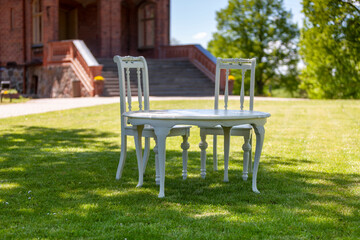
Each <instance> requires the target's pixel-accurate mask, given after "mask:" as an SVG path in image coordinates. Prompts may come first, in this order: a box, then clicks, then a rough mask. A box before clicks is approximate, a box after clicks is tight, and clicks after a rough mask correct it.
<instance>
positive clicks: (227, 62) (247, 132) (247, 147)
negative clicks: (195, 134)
mask: <svg viewBox="0 0 360 240" xmlns="http://www.w3.org/2000/svg"><path fill="white" fill-rule="evenodd" d="M255 65H256V59H255V58H252V59H243V58H233V59H221V58H218V59H217V62H216V76H215V109H219V90H220V89H219V88H220V73H221V70H222V69H224V70H225V72H226V77H225V79H226V83H225V92H224V103H225V104H224V109H228V95H229V90H228V77H229V71H230V69H238V70H241V73H242V74H241V77H242V78H241V90H240V109H241V110H244V95H245V88H244V82H245V73H246V71H247V70H250V89H249V92H250V94H249V95H250V106H249V110H250V111H252V110H253V107H254V86H255ZM227 134H228V133H227ZM206 135H213V139H214V140H213V165H214V170H215V171H216V170H217V165H218V161H217V135H224V130H223V128H222V127H221V126H216V127H202V128H200V137H201V142H200V144H199V147H200V149H201V176H202V177H203V178H205V175H206V148H207V146H208V144H207V143H206ZM230 135H231V136H243V137H244V141H245V143H244V144H243V146H242V149H243V151H244V155H243V159H244V162H243V175H242V178H243V180H244V181H246V180H247V178H248V169H250V171H251V149H252V148H251V141H252V126H251V125H249V124H246V125H239V126H235V127H233V128H231V131H230ZM226 139H230V138H227V137H224V141H225V142H224V144H230V143H229V142H227V140H226ZM228 164H229V163H228V162H224V169H225V171H224V181H228V176H227V169H228Z"/></svg>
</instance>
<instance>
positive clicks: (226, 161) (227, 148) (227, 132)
mask: <svg viewBox="0 0 360 240" xmlns="http://www.w3.org/2000/svg"><path fill="white" fill-rule="evenodd" d="M222 128H223V130H224V182H228V181H229V176H228V170H229V153H230V130H231V127H223V126H222Z"/></svg>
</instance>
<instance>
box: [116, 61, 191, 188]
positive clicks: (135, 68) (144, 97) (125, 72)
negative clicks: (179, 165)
mask: <svg viewBox="0 0 360 240" xmlns="http://www.w3.org/2000/svg"><path fill="white" fill-rule="evenodd" d="M114 62H115V63H116V64H117V67H118V74H119V90H120V112H121V116H120V119H121V153H120V161H119V165H118V168H117V172H116V179H120V178H121V175H122V171H123V168H124V164H125V159H126V148H127V136H134V140H135V147H136V157H137V162H138V165H139V166H140V164H143V168H142V169H143V170H144V172H145V168H146V165H147V162H148V159H149V153H150V138H154V139H155V142H156V135H155V133H154V129H153V128H152V127H151V126H145V127H144V129H143V130H142V136H143V137H145V146H144V156H143V157H142V144H141V138H139V137H138V136H139V133H138V131H137V128H136V127H135V126H131V125H128V124H127V119H126V118H125V117H124V116H123V113H124V112H126V111H132V102H131V88H130V80H131V79H133V78H137V84H138V106H139V110H149V109H150V102H149V77H148V68H147V63H146V60H145V58H144V57H131V56H127V57H120V56H115V57H114ZM141 79H142V81H141ZM141 86H142V87H141ZM125 89H126V90H125ZM126 96H127V101H126ZM126 103H127V106H128V108H126ZM190 128H191V126H175V127H173V128H172V129H171V131H170V133H169V135H168V136H170V137H171V136H182V138H183V142H182V144H181V148H182V149H183V153H182V158H183V171H182V176H183V179H186V177H187V160H188V152H187V150H188V149H189V147H190V145H189V143H188V137H189V136H190ZM153 150H154V152H155V166H156V177H155V181H156V183H157V184H159V183H160V174H159V162H158V157H157V147H156V146H155V147H154V149H153ZM139 171H140V170H139ZM142 176H143V174H139V184H138V187H140V186H141V185H142V182H143V181H142V179H140V178H142Z"/></svg>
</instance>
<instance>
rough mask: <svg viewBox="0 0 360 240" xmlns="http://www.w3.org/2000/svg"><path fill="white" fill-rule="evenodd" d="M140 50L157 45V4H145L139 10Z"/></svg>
mask: <svg viewBox="0 0 360 240" xmlns="http://www.w3.org/2000/svg"><path fill="white" fill-rule="evenodd" d="M138 31H139V48H151V47H154V45H155V4H153V3H145V4H143V5H141V6H140V8H139V10H138Z"/></svg>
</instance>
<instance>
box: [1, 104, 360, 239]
mask: <svg viewBox="0 0 360 240" xmlns="http://www.w3.org/2000/svg"><path fill="white" fill-rule="evenodd" d="M221 104H222V103H221ZM212 107H213V102H212V101H205V100H198V101H194V100H191V101H186V100H185V101H154V102H152V103H151V108H152V109H171V108H172V109H179V108H193V109H196V108H212ZM238 107H239V102H238V101H231V102H230V108H238ZM255 109H256V110H259V111H266V112H270V113H271V114H272V116H271V117H270V118H269V119H268V122H267V124H266V125H265V129H266V132H265V142H264V147H263V153H262V156H261V162H260V168H259V173H258V188H259V190H260V191H261V194H255V193H253V192H252V191H251V177H252V174H251V173H249V179H248V180H247V181H243V179H242V169H243V161H242V154H243V152H242V149H241V146H242V144H243V139H242V138H241V137H233V138H231V153H230V163H229V164H230V165H229V180H230V182H228V183H224V182H223V177H224V176H223V169H224V162H223V151H222V149H223V138H222V137H219V139H218V154H219V155H218V161H219V162H218V169H219V170H218V171H213V162H212V150H213V149H212V141H213V140H212V137H210V136H208V137H207V142H208V146H209V147H208V149H207V161H206V166H207V174H206V178H205V179H202V178H201V177H200V149H199V142H200V137H199V129H198V128H197V127H195V126H194V127H192V128H191V134H190V138H189V143H190V148H189V161H188V177H187V179H186V180H183V179H182V175H181V173H182V153H181V151H182V149H181V147H180V144H181V142H182V139H181V137H174V138H169V139H168V140H167V146H166V147H167V153H166V154H167V155H166V156H167V161H166V178H165V193H166V197H165V198H164V199H159V198H158V197H157V195H158V193H159V186H158V185H156V183H155V163H154V153H153V152H152V148H153V147H154V141H151V155H150V159H149V162H148V165H147V169H146V171H145V174H144V185H143V187H141V188H137V187H136V185H137V182H138V169H137V161H136V154H135V147H134V141H133V138H132V137H129V138H128V154H127V159H126V162H125V167H124V172H123V176H122V178H121V180H119V181H117V180H115V173H116V169H117V164H118V161H119V153H120V115H119V114H120V113H119V112H120V111H119V104H111V105H103V106H96V107H89V108H80V109H72V110H67V111H59V112H52V113H45V114H36V115H28V116H21V117H15V118H5V119H1V120H0V223H1V224H0V239H36V238H40V239H93V238H94V239H125V238H127V239H239V238H243V239H358V238H360V230H359V227H358V226H359V222H360V217H359V216H360V212H359V209H360V202H359V199H360V173H359V169H360V159H359V156H360V148H359V146H360V130H359V129H360V127H359V126H360V102H359V101H293V102H283V101H282V102H276V101H256V102H255ZM254 140H255V139H254ZM253 143H254V145H255V141H253ZM254 147H255V146H254ZM253 151H254V148H253Z"/></svg>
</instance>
